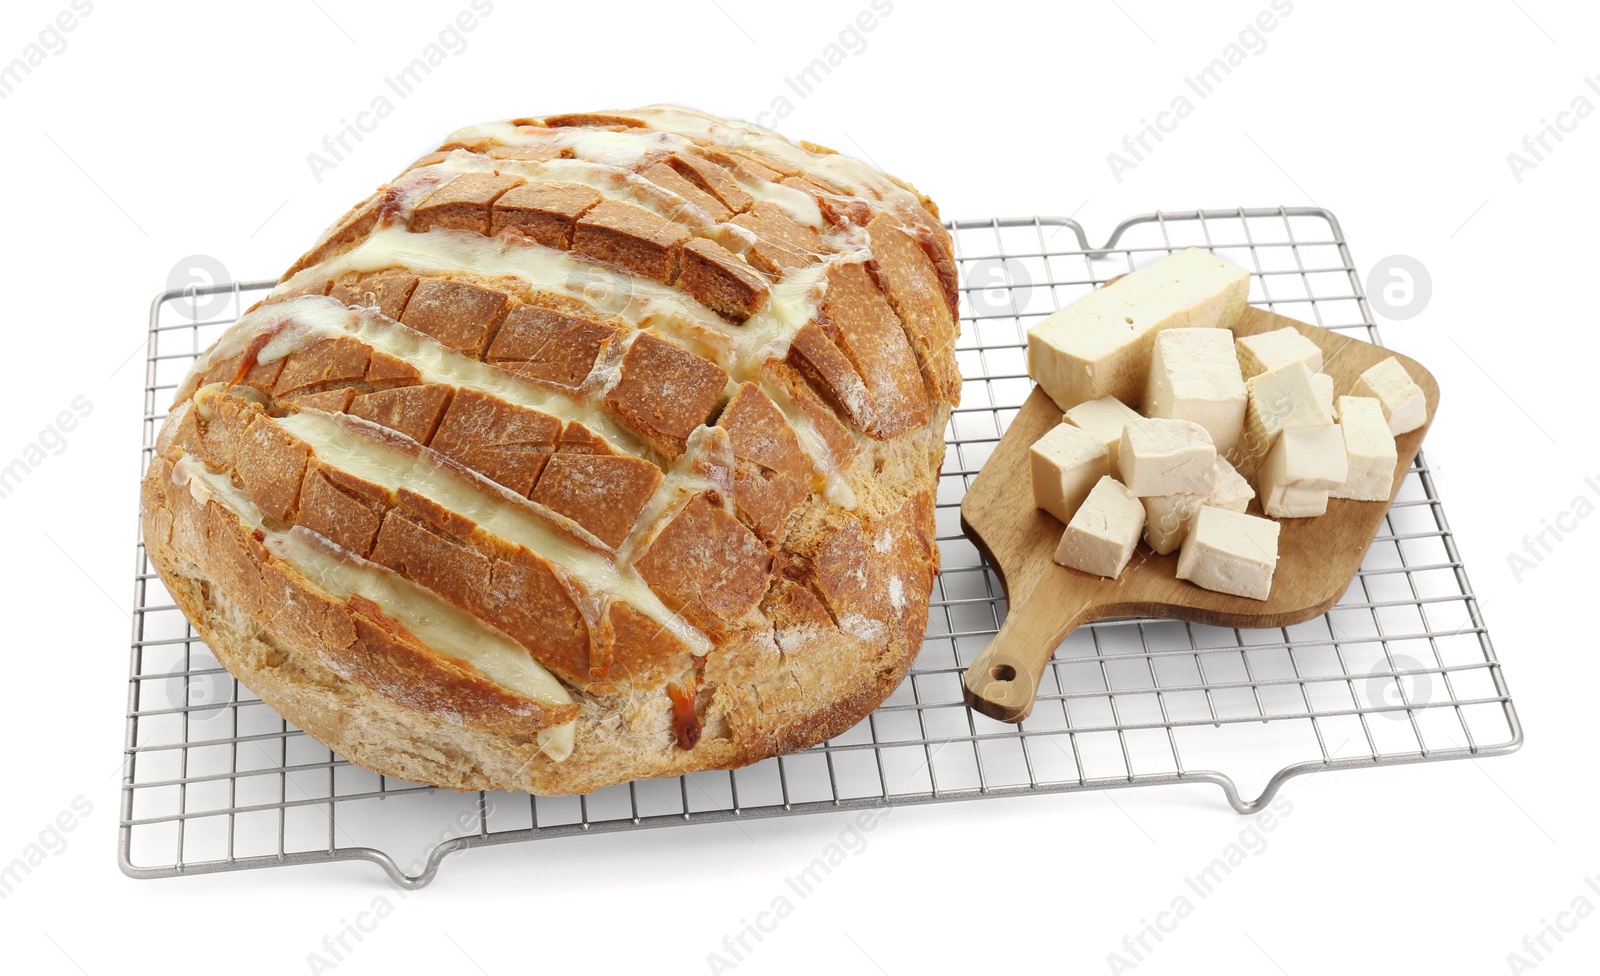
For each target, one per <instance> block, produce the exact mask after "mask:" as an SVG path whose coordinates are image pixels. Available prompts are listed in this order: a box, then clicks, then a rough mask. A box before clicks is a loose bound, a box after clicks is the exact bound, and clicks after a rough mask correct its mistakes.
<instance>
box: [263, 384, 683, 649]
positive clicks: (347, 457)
mask: <svg viewBox="0 0 1600 976" xmlns="http://www.w3.org/2000/svg"><path fill="white" fill-rule="evenodd" d="M276 423H277V424H278V425H279V426H281V427H282V428H283V429H284V430H286V431H288V432H289V433H290V434H293V435H294V436H295V437H298V438H299V439H300V440H302V441H304V442H306V443H307V444H309V445H310V446H311V450H312V452H313V453H315V454H316V456H317V458H318V459H319V460H322V461H324V462H326V463H328V464H330V465H332V466H333V467H336V468H339V469H340V470H343V471H346V472H349V473H350V474H353V475H355V476H356V477H358V478H362V479H364V480H366V481H370V482H372V483H373V484H376V485H380V486H382V487H384V488H387V489H389V490H390V491H396V490H399V489H400V488H409V489H410V490H412V491H414V492H416V493H417V494H419V495H421V496H423V497H424V498H427V499H428V500H430V501H432V502H435V503H437V504H439V505H442V506H444V507H445V508H447V509H449V510H450V511H452V512H455V513H457V514H459V515H463V516H465V517H467V518H469V519H471V520H472V521H474V522H476V523H478V524H479V525H480V526H482V527H483V528H484V529H485V530H486V531H488V532H491V533H493V534H495V535H497V536H499V537H501V538H502V539H506V540H508V541H511V542H514V543H517V544H518V545H521V546H524V547H526V548H528V549H530V550H532V551H533V552H536V553H538V554H539V555H541V556H543V557H544V558H545V559H548V560H549V561H550V562H551V563H553V564H555V566H556V567H558V568H559V569H560V570H561V571H562V572H564V573H565V574H566V575H567V576H568V577H570V578H571V579H573V580H575V581H576V582H578V583H579V584H580V585H581V586H582V587H583V589H584V590H585V591H586V592H588V593H592V594H609V595H611V596H614V597H617V598H619V599H622V600H626V601H627V602H628V603H630V604H632V605H633V607H634V609H636V610H638V611H639V612H640V613H642V614H644V615H645V616H647V617H650V618H651V619H652V620H654V621H655V622H656V623H658V624H660V625H661V626H662V627H663V628H664V629H666V630H669V631H671V632H672V633H673V634H674V635H675V636H677V637H678V638H679V639H680V640H682V641H683V642H684V643H685V644H687V645H688V646H689V647H690V648H691V649H692V650H693V651H694V652H695V653H697V654H704V653H705V652H706V651H708V650H710V649H711V644H710V641H709V640H707V638H706V636H705V635H704V634H702V633H701V632H700V631H699V630H697V629H695V628H694V627H693V626H691V625H690V624H689V623H688V622H686V621H685V620H684V619H683V618H682V617H680V616H678V615H677V614H676V613H674V612H672V611H671V610H670V609H668V608H667V606H666V604H664V603H662V602H661V598H660V597H658V596H656V594H655V592H654V591H653V590H651V589H650V587H649V586H647V585H646V584H645V582H644V580H643V579H641V578H640V577H639V575H638V574H637V573H634V572H632V571H631V570H621V569H618V567H617V566H616V565H615V563H613V561H612V559H611V557H610V556H609V555H605V554H602V553H598V552H595V551H594V550H592V549H590V548H588V547H587V546H584V545H583V544H581V543H579V542H578V541H577V540H576V539H573V538H571V537H570V536H568V535H567V534H566V533H564V532H562V531H561V530H559V529H556V528H554V527H553V526H551V525H549V524H548V523H546V522H545V520H544V519H542V518H540V517H539V516H538V515H537V514H536V513H535V510H534V508H533V507H532V505H531V504H530V503H527V502H526V501H525V500H523V499H521V498H517V497H516V496H515V495H512V494H511V493H509V492H491V491H486V490H484V488H483V486H481V485H479V484H477V483H475V482H474V481H472V480H470V479H468V478H466V477H464V476H462V475H460V474H457V473H456V472H454V471H451V470H449V469H447V468H445V467H443V466H441V465H440V464H438V463H436V462H435V461H433V460H432V457H431V452H426V451H425V452H423V453H422V454H421V455H420V456H418V457H411V456H410V455H408V454H406V453H405V452H404V451H402V450H399V449H398V448H395V447H391V446H389V445H387V444H384V443H381V442H379V441H377V440H375V439H373V438H370V437H366V436H363V435H362V434H360V433H357V432H356V429H355V425H354V424H352V423H351V422H350V421H348V420H347V419H346V418H344V417H343V416H342V415H339V414H326V413H321V412H318V411H314V410H307V411H302V412H300V413H297V414H292V415H290V416H287V417H282V418H279V419H278V420H277V421H276Z"/></svg>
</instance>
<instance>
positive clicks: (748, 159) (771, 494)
mask: <svg viewBox="0 0 1600 976" xmlns="http://www.w3.org/2000/svg"><path fill="white" fill-rule="evenodd" d="M956 295H957V282H956V277H955V265H954V261H953V258H952V251H951V244H950V239H949V236H948V234H947V233H946V232H945V230H944V229H943V228H942V227H941V226H940V223H939V220H938V212H937V210H936V208H935V207H934V205H933V203H932V202H931V201H929V200H928V199H927V198H926V197H924V196H922V195H921V194H920V193H918V192H917V191H916V190H915V189H913V188H912V187H911V186H909V185H908V184H906V183H904V182H901V181H899V180H896V179H894V178H892V177H889V176H885V175H883V174H882V173H879V172H877V171H876V170H874V169H872V168H871V167H868V166H866V165H864V164H862V163H860V162H857V161H856V160H853V159H850V158H847V157H845V156H841V155H838V154H836V153H834V152H832V151H830V150H828V149H825V148H822V147H820V146H814V145H811V144H809V143H804V142H802V143H798V144H794V143H790V142H789V141H787V140H785V139H784V138H782V137H781V136H778V135H776V134H775V133H772V132H769V131H767V130H765V129H761V128H758V127H754V126H750V125H746V124H742V123H735V122H729V121H724V120H722V119H718V118H714V117H711V116H708V115H703V114H700V113H697V112H692V111H687V110H684V109H680V108H672V107H665V106H657V107H651V108H646V109H640V110H637V111H627V112H608V113H600V114H579V115H560V116H549V117H546V118H535V119H516V120H513V121H508V122H500V123H493V124H489V125H481V126H474V127H472V128H467V129H462V130H460V131H459V132H456V133H454V134H452V135H451V136H450V137H449V138H448V139H447V140H446V141H445V143H444V144H443V145H442V146H440V147H439V149H438V150H437V151H436V152H433V153H430V154H428V155H427V156H424V157H423V158H422V159H420V160H418V161H417V162H416V163H414V164H413V165H412V166H411V167H409V168H408V169H407V170H406V171H405V172H403V173H402V174H401V175H400V176H399V177H398V178H396V179H395V180H394V181H393V182H392V183H390V184H388V185H386V186H384V187H382V188H381V189H379V190H378V191H377V192H376V193H374V194H373V195H372V196H370V197H369V198H367V199H366V200H364V201H362V202H361V203H360V204H359V205H357V206H356V207H355V208H354V209H352V210H351V211H350V212H349V213H347V214H345V215H344V216H343V217H342V218H340V220H339V221H338V222H337V223H335V224H334V225H333V227H332V228H331V229H330V230H328V231H327V232H326V233H325V234H324V235H323V237H322V239H321V240H320V241H318V242H317V244H316V245H315V246H314V247H313V248H312V249H311V250H310V251H308V252H307V253H306V254H305V255H304V256H303V257H301V258H300V260H298V261H297V262H295V264H294V265H293V266H292V267H291V268H290V269H289V272H288V273H287V274H286V275H285V276H284V278H283V280H282V281H281V283H280V284H279V285H278V287H277V288H276V289H275V290H274V291H273V292H272V293H271V294H270V296H269V297H268V298H267V299H265V300H264V301H263V302H262V303H261V304H260V305H258V306H256V307H255V308H253V309H251V310H250V311H249V312H248V313H247V314H246V315H245V316H244V317H243V318H241V319H240V320H239V321H238V322H237V323H236V324H234V325H233V326H232V327H231V328H230V329H229V330H228V331H227V332H226V333H225V334H224V335H223V336H222V338H221V339H219V340H218V341H217V343H216V344H215V345H214V346H212V347H211V348H210V349H209V350H207V351H206V352H205V354H204V355H202V356H201V358H200V359H199V361H198V362H197V363H196V365H195V367H194V369H193V370H192V372H191V373H190V374H189V376H188V378H187V379H186V381H185V382H184V383H183V384H182V385H181V386H180V388H179V389H178V391H177V395H176V400H175V402H174V405H173V408H172V411H171V414H170V416H169V417H168V418H167V420H166V422H165V424H164V426H163V427H162V429H161V432H160V436H159V438H158V440H157V444H156V452H155V455H154V457H153V459H152V461H151V464H150V467H149V473H148V475H147V477H146V478H145V481H144V488H143V504H142V516H143V518H142V524H143V531H144V542H145V546H146V549H147V551H148V553H149V556H150V559H151V562H152V563H153V564H154V566H155V567H156V569H157V570H158V571H159V573H160V575H161V578H162V579H163V581H164V582H165V583H166V586H167V588H168V589H169V590H170V591H171V593H172V596H173V597H174V599H175V600H176V601H177V603H178V605H179V606H180V607H182V609H183V610H184V612H185V613H186V614H187V615H188V617H189V619H190V620H191V621H192V622H193V624H194V626H195V628H196V630H197V631H198V632H199V633H200V635H201V636H202V637H203V638H204V639H205V640H206V642H207V643H208V644H209V645H210V647H211V649H212V651H213V652H214V653H215V654H216V656H217V658H218V660H220V661H221V662H222V663H223V664H224V665H225V666H226V667H227V668H228V670H229V671H231V672H232V673H233V674H234V675H235V676H236V677H237V678H238V679H239V680H240V681H241V682H242V683H243V684H244V685H245V686H247V687H248V688H250V689H251V690H252V691H254V692H255V693H256V694H258V695H259V696H260V697H261V698H262V699H263V700H264V701H265V702H266V703H267V704H269V705H271V706H272V707H273V708H275V709H276V710H277V711H278V712H279V713H281V714H282V715H283V716H284V717H285V718H286V719H288V720H289V721H291V722H293V723H294V724H296V725H298V726H299V727H301V728H303V729H304V730H305V731H306V732H308V733H309V734H310V735H312V736H313V737H315V738H316V739H318V740H319V741H321V742H323V743H325V744H326V745H328V746H329V747H330V748H332V749H334V750H335V751H337V752H338V753H339V754H341V755H343V756H345V757H346V758H348V759H350V760H352V761H353V762H356V763H359V764H361V765H363V766H366V767H368V768H370V769H373V770H376V771H378V772H381V773H385V774H388V775H391V776H396V777H399V778H402V779H405V780H410V781H414V782H419V783H428V784H433V785H437V786H443V787H449V788H453V789H459V790H476V789H510V790H524V791H528V792H532V793H540V794H557V793H586V792H590V791H592V790H595V789H598V788H600V787H603V786H607V785H610V784H613V783H618V782H623V781H627V780H631V779H636V778H642V777H652V776H672V775H677V774H680V773H684V772H689V771H693V770H700V769H721V768H732V767H735V766H739V765H743V764H747V763H751V762H755V761H757V760H760V759H762V758H765V757H767V756H772V755H775V754H779V753H784V752H790V751H794V750H798V749H803V748H806V747H808V746H810V745H813V744H815V743H817V742H821V741H823V740H825V739H828V738H829V737H831V736H834V735H836V734H838V733H840V732H842V731H844V730H845V729H847V728H848V727H849V726H851V725H853V724H854V723H856V722H857V721H859V720H860V719H861V718H862V717H863V716H865V715H866V714H867V713H868V712H869V711H871V710H872V709H873V708H875V707H876V706H877V705H878V704H879V702H881V701H882V700H883V699H884V698H885V697H886V696H887V695H888V694H889V692H890V691H891V690H892V689H893V688H894V687H895V685H896V684H897V683H898V682H899V681H900V680H901V678H902V677H903V676H904V674H905V672H906V670H907V668H908V667H909V666H910V664H911V661H912V659H913V658H914V657H915V655H916V653H917V651H918V649H919V647H920V646H921V643H922V639H923V633H924V630H925V627H926V624H927V615H928V601H929V595H930V591H931V588H932V585H933V578H934V575H935V574H936V572H937V571H938V551H937V547H936V545H935V541H934V540H935V530H934V499H935V492H936V489H937V486H938V477H939V466H940V462H941V460H942V458H943V454H944V438H943V434H944V428H945V425H946V422H947V420H948V419H949V416H950V411H951V409H952V408H953V406H954V405H955V404H956V402H957V398H958V396H959V392H960V375H959V373H958V371H957V367H956V360H955V355H954V350H953V346H954V342H955V337H956V333H957V319H956Z"/></svg>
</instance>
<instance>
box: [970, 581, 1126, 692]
mask: <svg viewBox="0 0 1600 976" xmlns="http://www.w3.org/2000/svg"><path fill="white" fill-rule="evenodd" d="M1049 569H1054V570H1058V573H1059V577H1058V574H1057V573H1051V572H1048V571H1047V572H1046V579H1044V580H1041V581H1040V583H1039V585H1037V586H1035V587H1034V588H1033V590H1032V592H1030V593H1029V594H1028V595H1027V596H1026V597H1024V598H1023V601H1022V603H1021V604H1020V605H1018V606H1013V607H1012V608H1011V609H1010V611H1009V612H1008V613H1007V614H1006V622H1005V623H1004V624H1002V625H1001V626H1000V632H999V633H998V634H995V636H994V640H992V641H990V642H989V646H988V647H986V648H984V650H983V653H982V654H979V655H978V659H977V660H976V661H973V662H972V664H971V666H970V667H968V668H967V675H966V677H965V678H964V679H963V680H962V687H961V690H962V695H963V697H964V698H966V700H967V705H968V706H969V707H971V708H972V709H973V710H975V711H978V712H982V713H983V714H985V715H987V716H989V717H990V718H992V719H997V720H999V721H1001V722H1012V723H1015V722H1020V721H1022V720H1023V719H1025V718H1027V717H1028V714H1029V713H1030V712H1032V711H1033V699H1034V696H1035V695H1037V694H1038V693H1039V679H1040V678H1041V677H1043V676H1044V669H1045V666H1046V665H1048V664H1049V663H1050V658H1051V656H1052V655H1054V654H1055V652H1056V648H1057V647H1058V646H1060V644H1061V642H1062V641H1063V640H1065V639H1066V636H1067V635H1068V634H1070V633H1072V632H1073V631H1074V630H1076V629H1077V628H1078V627H1079V626H1081V625H1082V624H1085V623H1088V622H1089V621H1090V620H1093V619H1095V618H1096V617H1097V616H1098V614H1096V613H1095V607H1094V605H1093V604H1081V605H1074V603H1073V601H1072V598H1071V596H1069V595H1068V594H1067V593H1066V592H1065V587H1063V586H1061V585H1060V584H1059V583H1058V582H1057V581H1056V580H1055V579H1052V577H1057V578H1064V577H1067V576H1070V574H1068V573H1066V572H1061V571H1059V567H1049ZM1080 599H1081V598H1080Z"/></svg>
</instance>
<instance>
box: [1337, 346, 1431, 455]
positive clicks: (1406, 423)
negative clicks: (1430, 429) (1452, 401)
mask: <svg viewBox="0 0 1600 976" xmlns="http://www.w3.org/2000/svg"><path fill="white" fill-rule="evenodd" d="M1350 392H1351V393H1352V394H1353V395H1355V396H1359V397H1372V398H1373V399H1375V400H1377V401H1378V402H1379V403H1381V404H1383V415H1384V417H1385V418H1387V419H1388V421H1389V432H1390V433H1391V434H1395V435H1400V434H1404V433H1405V432H1407V431H1411V430H1416V429H1417V428H1418V427H1421V426H1422V425H1423V424H1425V423H1427V422H1428V398H1427V395H1426V394H1424V393H1423V392H1422V387H1420V386H1418V385H1417V382H1416V380H1413V379H1412V378H1411V374H1410V373H1408V372H1406V368H1405V367H1404V366H1402V365H1400V360H1398V359H1396V358H1394V357H1393V356H1390V357H1389V358H1388V359H1385V360H1384V361H1383V362H1381V363H1379V364H1377V365H1376V366H1373V367H1372V368H1370V369H1368V370H1367V371H1366V372H1365V373H1362V374H1361V376H1360V377H1359V378H1357V379H1356V385H1355V389H1353V390H1351V391H1350Z"/></svg>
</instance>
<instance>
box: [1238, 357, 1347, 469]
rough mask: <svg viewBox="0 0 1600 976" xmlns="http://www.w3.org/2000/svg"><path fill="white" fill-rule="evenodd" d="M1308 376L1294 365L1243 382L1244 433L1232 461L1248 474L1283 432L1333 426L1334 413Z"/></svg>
mask: <svg viewBox="0 0 1600 976" xmlns="http://www.w3.org/2000/svg"><path fill="white" fill-rule="evenodd" d="M1311 377H1312V372H1311V370H1309V369H1307V368H1306V364H1305V363H1298V362H1297V363H1290V364H1289V365H1287V366H1279V367H1278V368H1277V369H1271V370H1268V371H1267V372H1265V373H1261V374H1259V375H1257V376H1256V377H1254V378H1253V379H1250V380H1248V381H1246V383H1245V387H1246V388H1247V389H1248V390H1249V391H1250V405H1249V408H1248V409H1247V410H1246V412H1245V433H1244V437H1243V438H1242V439H1241V440H1240V443H1239V445H1238V446H1237V447H1236V448H1235V450H1234V452H1233V455H1232V458H1231V459H1232V460H1234V463H1235V464H1236V465H1237V466H1238V467H1239V468H1240V469H1241V470H1242V471H1244V472H1245V473H1246V474H1247V475H1248V474H1251V473H1253V472H1255V471H1256V470H1258V469H1259V467H1260V465H1261V462H1262V461H1264V460H1265V459H1266V457H1267V454H1268V453H1270V452H1271V450H1272V447H1273V445H1274V444H1276V443H1277V441H1278V435H1279V434H1280V433H1282V432H1283V431H1285V430H1288V429H1292V428H1296V427H1326V426H1328V425H1329V424H1332V423H1333V413H1332V411H1330V410H1329V409H1328V408H1327V407H1326V406H1324V405H1323V402H1322V398H1321V397H1320V396H1319V395H1318V394H1317V387H1316V383H1315V382H1314V381H1313V380H1312V379H1311Z"/></svg>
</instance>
